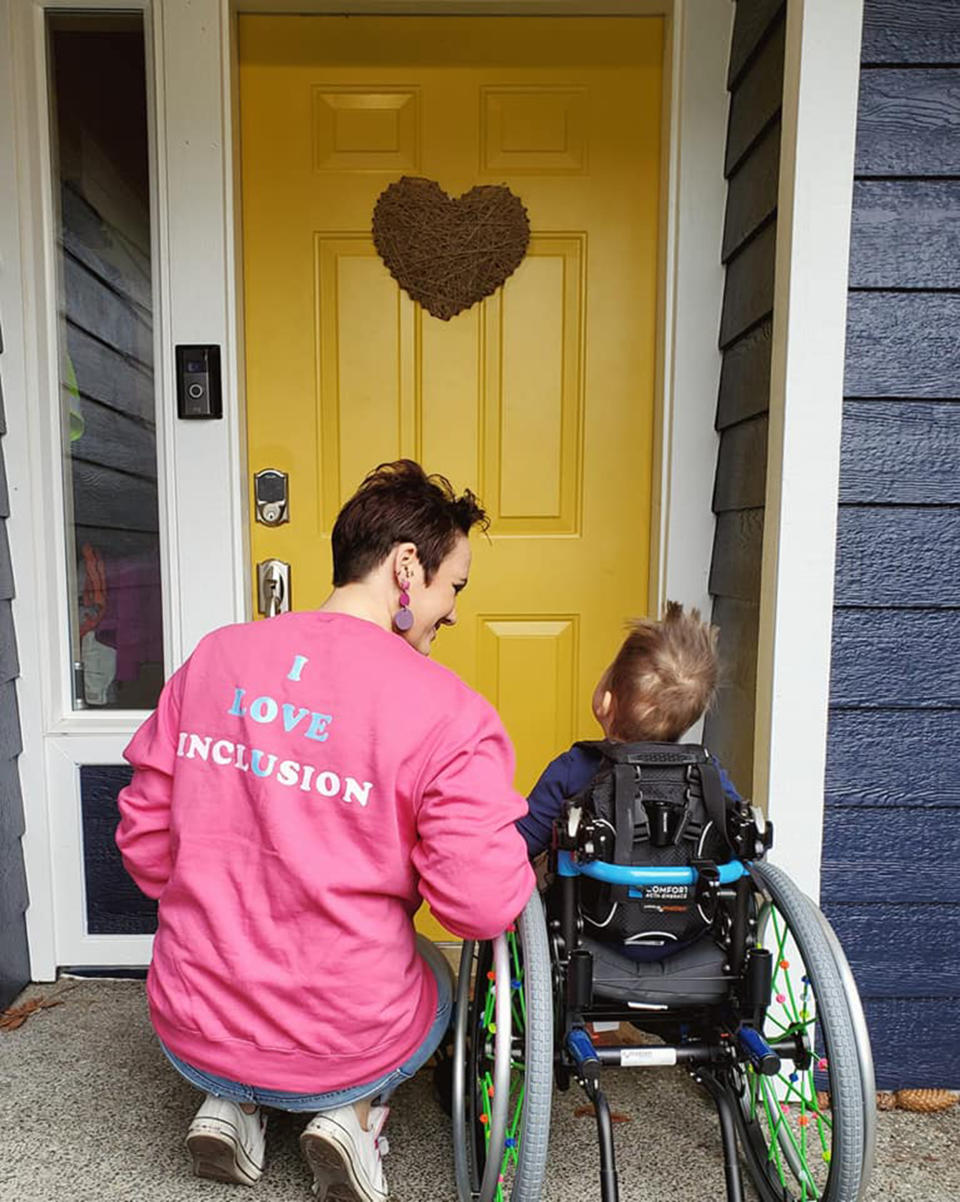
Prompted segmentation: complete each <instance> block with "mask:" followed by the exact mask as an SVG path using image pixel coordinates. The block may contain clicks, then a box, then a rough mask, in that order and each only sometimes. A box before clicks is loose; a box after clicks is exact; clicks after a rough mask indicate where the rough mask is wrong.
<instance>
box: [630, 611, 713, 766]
mask: <svg viewBox="0 0 960 1202" xmlns="http://www.w3.org/2000/svg"><path fill="white" fill-rule="evenodd" d="M629 627H630V633H629V634H628V635H627V637H626V639H625V640H624V643H623V646H622V647H621V648H620V650H619V652H618V653H617V658H616V659H615V660H614V661H613V664H612V665H611V667H610V675H609V678H608V681H607V687H608V688H609V690H610V692H611V694H612V696H613V707H614V712H613V728H612V730H611V734H612V735H613V736H614V737H615V738H618V739H623V740H624V742H627V743H639V742H643V741H644V740H651V741H654V742H662V743H671V742H673V741H674V740H675V739H679V738H680V736H681V735H682V734H683V732H684V731H685V730H687V729H688V728H689V727H691V726H692V725H693V724H694V722H696V720H697V719H698V718H699V717H700V715H701V714H702V713H703V712H704V711H705V710H706V709H708V708H709V706H710V704H711V702H712V701H713V697H714V693H715V692H716V688H717V634H718V631H717V628H716V627H715V626H711V625H710V624H709V623H708V622H703V621H701V619H700V611H699V610H698V609H691V610H690V612H689V614H685V613H684V612H683V606H682V605H680V604H678V603H677V602H676V601H668V602H667V611H666V613H665V614H664V616H663V620H662V621H661V622H654V621H652V620H651V619H649V618H641V619H637V620H636V621H633V622H631V623H629Z"/></svg>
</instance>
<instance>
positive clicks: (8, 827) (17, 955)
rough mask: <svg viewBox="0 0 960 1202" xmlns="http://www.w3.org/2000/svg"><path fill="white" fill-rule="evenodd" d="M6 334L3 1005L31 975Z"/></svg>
mask: <svg viewBox="0 0 960 1202" xmlns="http://www.w3.org/2000/svg"><path fill="white" fill-rule="evenodd" d="M6 430H7V428H6V421H5V418H4V408H3V340H2V335H0V1010H2V1009H4V1008H5V1007H6V1006H8V1005H9V1004H10V1002H11V1001H12V1000H13V998H14V997H15V996H16V995H17V994H18V993H19V992H20V990H21V989H22V988H23V986H24V985H25V984H26V983H27V981H28V980H29V978H30V957H29V953H28V951H27V928H26V922H25V920H24V912H25V911H26V908H27V900H28V898H27V878H26V872H25V870H24V864H23V851H22V847H21V842H20V841H21V838H22V837H23V832H24V819H23V798H22V796H21V793H20V774H19V772H18V769H17V757H18V756H19V755H20V751H21V742H20V718H19V711H18V708H17V692H16V678H17V677H18V676H19V675H20V665H19V662H18V659H17V644H16V638H15V636H14V629H13V613H12V600H13V596H14V579H13V568H12V564H11V561H10V546H9V540H8V538H7V518H8V517H9V516H10V494H9V490H8V489H7V480H6V471H5V469H4V464H3V442H2V436H3V435H4V434H6Z"/></svg>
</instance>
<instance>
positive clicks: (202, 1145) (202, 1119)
mask: <svg viewBox="0 0 960 1202" xmlns="http://www.w3.org/2000/svg"><path fill="white" fill-rule="evenodd" d="M266 1130H267V1116H266V1115H265V1114H262V1113H261V1112H260V1110H259V1109H257V1110H255V1111H254V1112H253V1114H247V1113H246V1112H245V1111H244V1110H242V1109H241V1108H240V1107H239V1106H238V1105H237V1103H236V1102H228V1101H226V1100H225V1099H224V1098H215V1097H214V1096H213V1094H209V1093H208V1094H207V1096H206V1098H205V1099H204V1102H203V1105H202V1106H201V1107H200V1109H199V1110H198V1111H197V1113H196V1115H195V1116H194V1120H193V1122H192V1123H191V1124H190V1129H189V1130H188V1131H187V1147H188V1148H189V1149H190V1155H191V1156H192V1157H193V1171H194V1173H196V1175H197V1176H198V1177H211V1178H213V1180H214V1181H232V1182H235V1183H236V1184H238V1185H253V1184H254V1183H255V1182H257V1181H259V1180H260V1174H261V1173H262V1172H263V1162H264V1158H265V1152H266Z"/></svg>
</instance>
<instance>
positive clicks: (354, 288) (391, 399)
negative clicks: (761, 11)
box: [240, 16, 662, 791]
mask: <svg viewBox="0 0 960 1202" xmlns="http://www.w3.org/2000/svg"><path fill="white" fill-rule="evenodd" d="M661 58H662V22H661V21H660V20H658V19H650V18H642V19H641V18H602V19H600V18H597V19H593V18H590V19H587V18H526V17H516V18H476V17H453V18H446V17H445V18H435V17H433V18H431V17H423V18H421V17H404V18H396V17H394V18H384V17H351V18H349V19H345V18H338V17H308V18H300V17H259V16H242V17H241V18H240V93H241V94H240V108H241V147H242V192H243V247H244V287H245V320H246V348H247V350H246V353H247V364H246V366H247V405H248V440H249V454H250V461H249V466H250V471H251V473H253V472H254V471H256V470H259V469H261V468H264V467H274V468H279V469H281V470H283V471H287V472H288V473H289V474H290V482H291V483H290V522H289V524H287V525H284V526H280V527H277V528H266V527H264V526H262V525H256V524H253V520H252V515H251V523H252V524H251V531H252V537H251V544H252V552H253V556H254V559H255V561H256V560H260V559H265V558H269V557H277V558H281V559H286V560H289V561H290V563H291V564H292V567H293V570H292V598H293V604H294V607H295V608H297V609H306V608H310V607H312V606H316V605H319V604H320V603H321V602H322V601H323V599H324V597H325V596H326V595H327V593H328V592H329V588H330V556H329V538H330V531H331V528H332V525H333V522H334V519H335V517H336V514H337V512H338V510H339V508H340V505H341V504H342V502H343V501H344V500H346V498H347V497H349V496H350V494H351V493H352V492H353V491H354V489H355V488H356V486H357V485H358V484H359V482H360V480H361V479H362V478H363V476H364V474H365V473H366V472H367V471H368V470H369V469H370V468H371V467H374V466H375V465H376V464H378V463H380V462H383V461H385V460H389V459H394V458H397V457H398V456H409V457H411V458H415V459H418V460H419V461H420V462H422V463H423V464H424V466H425V467H426V468H427V470H428V471H440V472H443V473H444V474H445V475H447V476H449V477H450V478H451V480H452V481H453V483H454V485H455V486H456V487H457V489H458V490H459V489H462V488H464V487H470V488H472V489H474V490H475V491H476V492H477V494H478V495H479V496H480V498H481V499H482V501H483V503H484V505H485V506H486V508H487V510H488V512H489V513H490V515H491V518H492V524H491V528H490V536H489V538H486V539H485V538H475V539H474V568H473V571H472V573H471V582H470V587H469V588H468V589H467V590H466V592H465V593H464V594H463V595H462V598H461V601H460V603H459V606H458V610H459V622H458V624H457V626H456V628H454V629H452V630H444V631H443V632H442V633H441V635H440V638H439V639H438V641H437V645H436V655H437V658H438V659H440V660H442V661H443V662H444V663H446V664H448V665H449V666H450V667H452V668H453V669H454V670H455V671H457V672H458V673H460V675H462V676H463V677H464V679H466V680H467V681H468V682H469V683H470V684H472V685H474V686H475V687H477V688H479V689H480V690H481V691H482V692H484V693H485V694H486V695H487V696H488V697H490V699H491V700H492V701H493V702H494V703H495V704H496V705H497V706H498V708H499V710H500V712H501V714H502V715H503V717H504V720H505V722H506V725H507V727H508V729H509V730H510V733H511V735H512V737H513V739H514V741H515V743H516V746H517V755H518V774H517V782H518V785H519V787H520V788H521V789H523V790H525V791H526V790H528V789H529V787H530V786H531V785H532V784H533V783H534V781H535V779H536V777H537V775H538V773H539V771H540V770H541V769H542V767H543V766H544V764H545V763H546V761H547V760H548V759H549V758H550V757H551V756H552V755H555V754H556V753H557V752H558V751H560V750H562V749H563V748H565V747H566V746H568V745H569V743H570V742H571V741H572V740H573V739H574V738H577V737H592V736H594V735H595V734H596V733H597V732H596V727H595V724H594V722H593V719H592V717H591V714H590V697H591V693H592V690H593V685H594V683H595V681H596V679H597V677H598V676H599V674H600V672H601V671H602V670H603V668H604V667H605V666H606V664H607V663H608V662H609V659H610V658H611V656H612V654H613V652H614V651H615V649H616V647H617V646H618V644H619V641H620V639H621V635H622V627H623V622H624V620H625V619H626V618H627V617H628V616H630V615H632V614H635V613H638V612H642V611H643V610H644V608H645V605H646V600H647V595H648V574H649V548H650V522H651V519H650V513H651V496H650V489H651V478H652V467H651V465H652V438H653V426H654V401H653V393H654V370H655V346H656V297H657V280H656V266H657V245H658V233H657V223H658V204H659V195H660V98H661V86H662V76H661V70H662V68H661ZM403 174H417V175H425V176H428V177H430V178H432V179H436V180H437V181H438V182H439V183H440V185H441V187H443V188H444V190H445V191H447V192H448V193H449V194H450V195H452V196H458V195H460V194H461V193H463V192H464V191H466V190H467V189H468V188H470V187H472V186H474V185H476V184H481V183H505V184H507V185H508V186H509V187H511V188H512V190H513V191H514V192H516V193H517V195H519V196H520V198H521V200H522V201H523V203H524V205H525V206H526V209H527V212H528V214H529V217H530V223H531V229H532V238H531V243H530V249H529V252H528V254H527V257H526V258H525V260H524V261H523V263H522V264H521V265H520V267H519V268H518V269H517V271H516V272H515V273H514V274H513V275H512V276H511V277H510V278H509V279H508V280H507V282H506V284H505V285H504V287H503V288H502V289H500V290H499V291H498V292H497V293H495V294H494V295H493V296H490V297H488V298H487V299H486V300H485V301H483V302H482V303H481V304H478V305H475V306H474V307H473V308H471V309H469V310H468V311H466V312H464V313H461V314H459V315H458V316H457V317H455V318H453V319H452V320H450V321H448V322H443V321H440V320H438V319H436V318H433V317H431V316H430V315H429V314H428V313H426V312H425V311H423V310H422V309H421V308H420V306H419V305H417V304H415V303H414V302H413V301H412V300H411V299H410V298H409V297H408V296H407V294H406V293H405V292H403V291H402V290H401V289H400V288H399V287H398V285H397V284H396V282H395V281H394V280H393V278H392V277H391V276H390V274H389V272H388V271H387V269H386V267H385V266H384V265H383V264H382V263H381V261H380V259H379V258H378V256H377V255H376V252H375V250H374V247H373V243H372V238H371V235H370V224H371V219H372V214H373V208H374V205H375V203H376V199H377V197H378V195H379V194H380V192H381V191H382V190H383V189H384V188H385V187H386V186H387V185H388V184H389V183H391V182H393V181H394V180H396V179H397V178H399V177H400V176H401V175H403Z"/></svg>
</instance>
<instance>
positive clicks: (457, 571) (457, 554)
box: [403, 533, 471, 655]
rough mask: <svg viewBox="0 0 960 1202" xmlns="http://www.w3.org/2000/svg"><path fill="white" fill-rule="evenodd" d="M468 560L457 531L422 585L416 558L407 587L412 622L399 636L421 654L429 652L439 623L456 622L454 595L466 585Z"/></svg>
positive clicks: (466, 546) (465, 540)
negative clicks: (447, 552) (445, 552)
mask: <svg viewBox="0 0 960 1202" xmlns="http://www.w3.org/2000/svg"><path fill="white" fill-rule="evenodd" d="M470 560H471V551H470V540H469V539H468V538H467V536H466V535H465V534H460V533H458V534H457V538H456V542H455V543H454V544H453V548H452V549H451V551H450V552H449V554H448V555H447V556H446V558H445V559H443V560H442V561H441V563H440V566H439V567H438V568H437V570H436V572H434V574H433V579H432V580H431V581H430V583H429V584H424V578H423V568H422V567H421V566H420V563H419V561H417V562H416V563H415V566H414V568H413V571H412V573H411V584H410V588H409V590H408V591H409V595H410V609H411V611H412V613H413V625H412V626H411V627H410V629H409V630H408V631H407V632H406V633H405V634H404V635H403V637H404V638H405V639H406V640H407V642H408V643H409V644H410V645H411V646H413V647H416V649H417V650H418V651H419V652H420V653H421V655H429V654H430V650H431V647H432V646H433V640H434V639H435V638H436V637H437V632H438V631H439V629H440V627H441V626H452V625H453V624H454V623H455V622H456V620H457V595H458V594H459V593H460V592H461V591H462V590H463V589H464V588H466V584H467V577H468V576H469V575H470Z"/></svg>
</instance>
